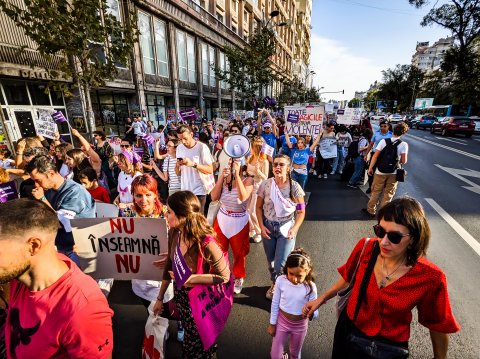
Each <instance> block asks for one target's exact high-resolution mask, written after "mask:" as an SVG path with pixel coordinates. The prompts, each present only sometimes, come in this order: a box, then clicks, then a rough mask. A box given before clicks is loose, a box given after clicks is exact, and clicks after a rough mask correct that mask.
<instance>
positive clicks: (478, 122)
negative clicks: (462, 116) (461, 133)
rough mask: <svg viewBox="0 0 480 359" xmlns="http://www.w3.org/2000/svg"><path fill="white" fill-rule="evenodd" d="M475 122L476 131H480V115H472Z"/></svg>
mask: <svg viewBox="0 0 480 359" xmlns="http://www.w3.org/2000/svg"><path fill="white" fill-rule="evenodd" d="M470 119H472V120H473V121H474V122H475V130H474V132H475V133H480V117H479V116H472V117H470Z"/></svg>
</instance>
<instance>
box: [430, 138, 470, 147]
mask: <svg viewBox="0 0 480 359" xmlns="http://www.w3.org/2000/svg"><path fill="white" fill-rule="evenodd" d="M424 138H425V137H424ZM435 138H437V139H439V140H443V141H450V142H453V143H456V144H457V145H464V146H467V145H468V144H467V143H464V142H458V141H457V140H452V139H451V138H444V137H438V136H435Z"/></svg>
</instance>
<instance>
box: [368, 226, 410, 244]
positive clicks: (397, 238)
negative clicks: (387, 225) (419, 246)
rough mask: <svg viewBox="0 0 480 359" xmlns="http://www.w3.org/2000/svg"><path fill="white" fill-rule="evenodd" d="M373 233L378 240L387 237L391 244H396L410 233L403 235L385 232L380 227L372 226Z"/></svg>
mask: <svg viewBox="0 0 480 359" xmlns="http://www.w3.org/2000/svg"><path fill="white" fill-rule="evenodd" d="M373 231H374V232H375V235H376V236H377V237H378V238H383V237H385V235H387V238H388V240H389V241H390V242H391V243H393V244H398V243H400V242H401V241H402V238H403V237H407V236H409V235H410V233H407V234H403V233H401V232H387V231H386V230H385V229H384V228H383V227H382V226H381V225H379V224H376V225H374V226H373Z"/></svg>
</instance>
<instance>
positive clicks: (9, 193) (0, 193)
mask: <svg viewBox="0 0 480 359" xmlns="http://www.w3.org/2000/svg"><path fill="white" fill-rule="evenodd" d="M16 198H18V192H17V187H16V186H15V182H13V181H10V182H7V183H3V184H0V203H5V202H7V201H10V200H12V199H16Z"/></svg>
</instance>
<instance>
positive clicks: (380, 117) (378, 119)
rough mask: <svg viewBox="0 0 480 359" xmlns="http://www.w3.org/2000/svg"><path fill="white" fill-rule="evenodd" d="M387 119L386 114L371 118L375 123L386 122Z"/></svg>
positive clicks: (378, 114)
mask: <svg viewBox="0 0 480 359" xmlns="http://www.w3.org/2000/svg"><path fill="white" fill-rule="evenodd" d="M386 118H387V115H386V114H384V113H377V114H376V115H374V116H371V117H370V119H372V120H374V121H380V120H384V119H386Z"/></svg>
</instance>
